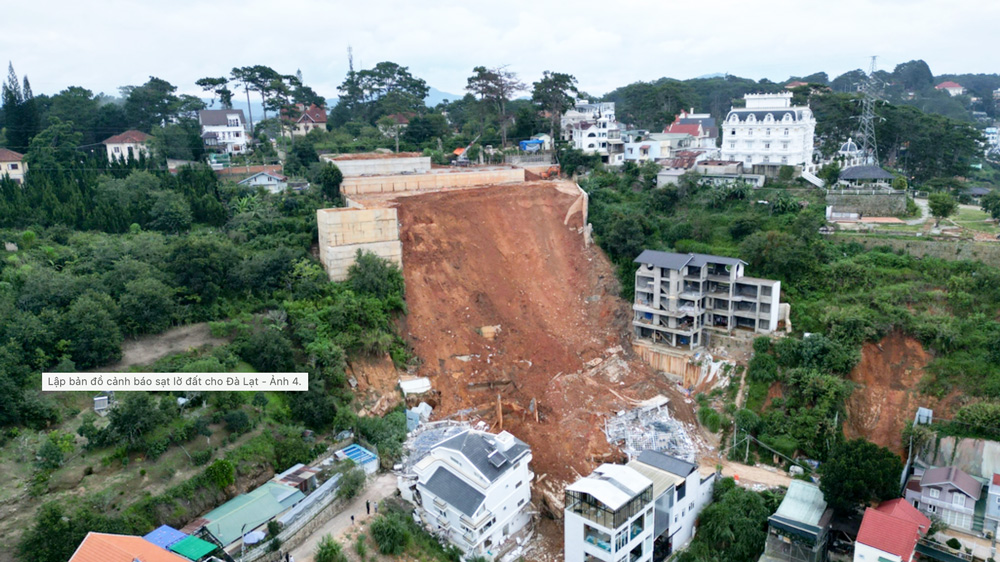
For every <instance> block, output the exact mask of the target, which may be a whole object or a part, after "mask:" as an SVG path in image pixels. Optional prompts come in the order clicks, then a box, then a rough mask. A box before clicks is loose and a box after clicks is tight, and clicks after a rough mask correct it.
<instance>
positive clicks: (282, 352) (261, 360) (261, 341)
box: [237, 328, 295, 373]
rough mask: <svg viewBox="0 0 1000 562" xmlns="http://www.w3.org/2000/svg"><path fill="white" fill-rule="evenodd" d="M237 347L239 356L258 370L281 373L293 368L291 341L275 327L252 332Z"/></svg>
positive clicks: (293, 359) (293, 358)
mask: <svg viewBox="0 0 1000 562" xmlns="http://www.w3.org/2000/svg"><path fill="white" fill-rule="evenodd" d="M237 348H238V350H239V354H240V357H242V358H243V360H244V361H246V362H247V363H250V365H252V366H253V368H254V369H257V370H258V371H262V372H267V373H282V372H287V371H291V370H292V369H294V368H295V357H294V350H293V349H292V342H291V341H290V340H289V339H288V338H287V337H286V336H285V335H284V334H283V333H281V331H280V330H277V329H275V328H265V329H262V330H257V331H255V332H253V333H252V334H250V335H249V336H248V337H247V339H246V340H245V341H243V342H239V343H238V344H237Z"/></svg>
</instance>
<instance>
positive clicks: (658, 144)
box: [623, 133, 697, 164]
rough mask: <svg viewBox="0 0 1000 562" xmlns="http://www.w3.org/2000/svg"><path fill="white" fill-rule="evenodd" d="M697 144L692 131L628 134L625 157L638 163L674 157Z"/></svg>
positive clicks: (625, 143)
mask: <svg viewBox="0 0 1000 562" xmlns="http://www.w3.org/2000/svg"><path fill="white" fill-rule="evenodd" d="M696 145H697V139H696V138H695V137H694V136H693V135H691V134H690V133H646V134H636V135H626V137H625V142H624V144H623V146H624V150H625V153H624V156H623V157H624V159H625V160H631V161H633V162H637V163H640V164H641V163H643V162H646V161H647V160H660V159H662V158H673V157H674V156H675V155H676V154H677V153H679V152H682V151H687V150H688V149H690V148H692V147H695V146H696Z"/></svg>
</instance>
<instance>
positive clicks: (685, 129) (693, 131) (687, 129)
mask: <svg viewBox="0 0 1000 562" xmlns="http://www.w3.org/2000/svg"><path fill="white" fill-rule="evenodd" d="M663 132H664V133H687V134H689V135H691V136H692V137H697V136H699V135H701V125H698V124H697V123H695V124H691V125H681V124H679V123H674V124H672V125H670V126H669V127H667V128H666V129H665V130H664V131H663Z"/></svg>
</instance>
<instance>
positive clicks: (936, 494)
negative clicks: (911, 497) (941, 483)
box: [927, 488, 941, 498]
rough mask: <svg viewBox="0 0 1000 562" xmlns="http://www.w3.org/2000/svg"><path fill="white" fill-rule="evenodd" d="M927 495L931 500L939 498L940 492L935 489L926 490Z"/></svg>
mask: <svg viewBox="0 0 1000 562" xmlns="http://www.w3.org/2000/svg"><path fill="white" fill-rule="evenodd" d="M927 495H928V496H930V497H932V498H940V497H941V490H938V489H937V488H930V489H929V490H927Z"/></svg>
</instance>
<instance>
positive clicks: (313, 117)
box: [292, 103, 326, 137]
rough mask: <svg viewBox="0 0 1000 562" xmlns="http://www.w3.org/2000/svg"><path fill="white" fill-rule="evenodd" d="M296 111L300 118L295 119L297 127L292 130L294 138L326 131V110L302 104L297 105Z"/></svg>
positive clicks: (313, 105)
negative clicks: (317, 131) (316, 131)
mask: <svg viewBox="0 0 1000 562" xmlns="http://www.w3.org/2000/svg"><path fill="white" fill-rule="evenodd" d="M295 109H296V112H297V114H298V116H297V117H296V118H295V127H294V128H293V129H292V135H293V136H296V137H304V136H306V135H308V134H309V131H313V130H316V129H319V130H321V131H325V130H326V110H325V109H323V108H322V107H319V106H317V105H316V104H312V105H310V106H309V107H306V106H305V105H304V104H301V103H299V104H295Z"/></svg>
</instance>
